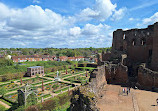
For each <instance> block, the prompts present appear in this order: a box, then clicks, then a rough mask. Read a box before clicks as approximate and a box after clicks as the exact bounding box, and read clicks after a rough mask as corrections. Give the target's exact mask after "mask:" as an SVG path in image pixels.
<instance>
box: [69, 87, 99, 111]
mask: <svg viewBox="0 0 158 111" xmlns="http://www.w3.org/2000/svg"><path fill="white" fill-rule="evenodd" d="M96 103H97V100H96V96H95V94H94V93H93V92H91V91H90V89H89V88H88V87H87V86H82V87H80V88H79V89H77V90H75V91H73V94H72V98H71V105H70V111H99V109H98V108H97V107H96Z"/></svg>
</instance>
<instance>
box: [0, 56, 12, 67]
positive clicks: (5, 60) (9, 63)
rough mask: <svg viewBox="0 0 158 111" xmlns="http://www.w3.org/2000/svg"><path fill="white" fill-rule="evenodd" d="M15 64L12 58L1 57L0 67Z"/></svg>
mask: <svg viewBox="0 0 158 111" xmlns="http://www.w3.org/2000/svg"><path fill="white" fill-rule="evenodd" d="M13 64H14V63H13V61H12V60H9V59H4V58H0V67H5V66H12V65H13Z"/></svg>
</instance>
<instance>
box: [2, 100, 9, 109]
mask: <svg viewBox="0 0 158 111" xmlns="http://www.w3.org/2000/svg"><path fill="white" fill-rule="evenodd" d="M0 104H1V105H3V106H4V107H5V108H7V109H9V108H10V106H9V105H7V104H6V103H4V102H2V101H0Z"/></svg>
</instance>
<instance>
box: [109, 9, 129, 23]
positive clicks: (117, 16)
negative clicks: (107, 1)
mask: <svg viewBox="0 0 158 111" xmlns="http://www.w3.org/2000/svg"><path fill="white" fill-rule="evenodd" d="M126 11H127V8H121V9H119V10H118V11H117V10H115V13H114V14H113V15H112V18H111V20H112V21H117V20H120V19H122V18H123V17H124V15H125V12H126Z"/></svg>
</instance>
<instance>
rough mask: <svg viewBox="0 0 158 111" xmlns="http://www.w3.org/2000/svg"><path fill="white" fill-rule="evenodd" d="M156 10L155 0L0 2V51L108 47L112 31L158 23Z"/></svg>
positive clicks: (16, 0) (157, 11)
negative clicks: (9, 49) (4, 49)
mask: <svg viewBox="0 0 158 111" xmlns="http://www.w3.org/2000/svg"><path fill="white" fill-rule="evenodd" d="M157 7H158V0H0V47H1V48H12V47H13V48H19V47H21V48H45V47H54V48H79V47H81V48H83V47H96V48H98V47H110V46H111V43H112V32H113V31H114V30H116V29H120V28H121V29H130V28H145V27H147V25H149V24H153V23H154V22H156V21H158V8H157Z"/></svg>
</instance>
